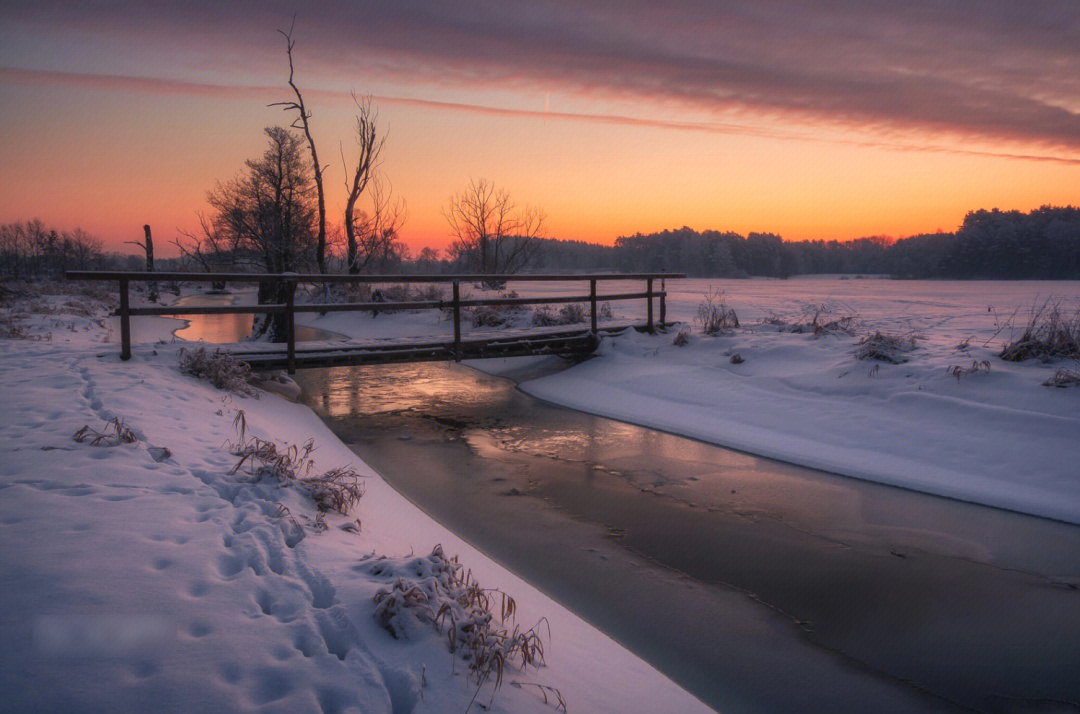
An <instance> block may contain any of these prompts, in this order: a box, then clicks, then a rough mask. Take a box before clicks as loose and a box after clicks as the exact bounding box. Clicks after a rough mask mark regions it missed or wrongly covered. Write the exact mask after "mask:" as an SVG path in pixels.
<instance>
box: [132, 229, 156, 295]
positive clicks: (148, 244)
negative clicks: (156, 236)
mask: <svg viewBox="0 0 1080 714" xmlns="http://www.w3.org/2000/svg"><path fill="white" fill-rule="evenodd" d="M142 229H143V233H144V234H145V235H146V240H145V242H143V243H140V242H139V241H137V240H129V241H128V243H131V244H132V245H137V246H139V247H140V248H142V249H143V250H145V251H146V272H148V273H152V272H154V241H153V239H152V238H151V237H150V226H149V225H144V226H143V227H142ZM148 285H149V287H150V294H149V295H148V296H147V297H148V298H149V299H150V302H157V300H158V284H157V281H156V280H151V281H149V283H148Z"/></svg>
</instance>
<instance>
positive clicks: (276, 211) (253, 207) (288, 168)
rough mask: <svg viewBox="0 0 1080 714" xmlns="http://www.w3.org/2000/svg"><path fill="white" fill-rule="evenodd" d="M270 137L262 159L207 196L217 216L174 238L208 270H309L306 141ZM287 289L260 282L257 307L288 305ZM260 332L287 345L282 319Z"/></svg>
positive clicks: (311, 239) (310, 199)
mask: <svg viewBox="0 0 1080 714" xmlns="http://www.w3.org/2000/svg"><path fill="white" fill-rule="evenodd" d="M265 131H266V136H267V138H268V139H269V146H268V147H267V149H266V151H265V152H264V153H263V155H262V157H261V158H259V159H250V160H248V161H246V162H245V164H244V166H245V169H244V171H242V172H241V173H240V174H239V175H238V176H237V177H236V178H234V179H232V180H231V181H227V182H225V183H221V182H219V183H218V184H217V186H215V187H214V188H213V189H212V190H210V191H209V192H208V193H207V197H206V198H207V202H208V203H209V204H210V207H211V209H212V213H211V215H210V217H209V218H207V217H204V216H200V217H199V218H200V222H201V232H200V234H185V240H180V239H178V240H177V245H178V246H180V248H181V250H182V251H183V252H184V254H185V255H186V256H188V257H190V258H193V259H194V260H196V261H197V262H199V263H200V264H201V265H202V266H203V267H204V268H205V269H207V271H208V272H213V271H214V269H215V268H217V267H219V266H221V264H222V263H223V262H225V261H228V262H229V263H230V264H231V267H235V268H244V267H249V266H256V267H258V268H259V269H260V270H263V271H265V272H267V273H283V272H288V271H295V270H297V269H298V268H301V267H302V266H304V265H305V264H310V260H311V259H312V256H313V254H314V253H315V251H316V248H317V239H316V229H315V222H316V220H315V215H316V206H315V205H314V204H315V196H314V193H315V192H314V186H313V182H312V179H311V173H310V169H309V167H308V165H307V162H306V161H305V160H304V158H303V155H302V153H303V142H302V141H301V139H300V138H299V137H298V136H296V135H295V134H293V133H292V132H291V131H289V130H288V129H284V128H282V127H276V126H275V127H267V129H266V130H265ZM284 291H285V286H284V285H281V284H279V283H276V282H262V283H260V284H259V303H260V304H266V303H280V302H284V300H285V293H284ZM255 332H256V335H257V336H258V335H262V334H269V336H270V338H271V339H272V340H275V341H280V340H282V339H284V317H283V316H282V315H273V316H272V319H266V320H260V321H259V322H257V323H256V330H255Z"/></svg>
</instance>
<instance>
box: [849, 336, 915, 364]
mask: <svg viewBox="0 0 1080 714" xmlns="http://www.w3.org/2000/svg"><path fill="white" fill-rule="evenodd" d="M916 337H917V335H916V334H915V333H913V332H911V333H906V334H896V333H890V332H882V331H880V330H875V331H874V332H872V333H870V334H869V335H867V336H866V337H863V338H862V339H861V340H859V346H858V348H856V350H855V358H856V359H860V360H868V359H872V360H877V361H879V362H889V363H890V364H901V363H903V362H907V361H908V358H907V357H906V356H905V353H907V352H910V351H912V350H913V349H915V339H916Z"/></svg>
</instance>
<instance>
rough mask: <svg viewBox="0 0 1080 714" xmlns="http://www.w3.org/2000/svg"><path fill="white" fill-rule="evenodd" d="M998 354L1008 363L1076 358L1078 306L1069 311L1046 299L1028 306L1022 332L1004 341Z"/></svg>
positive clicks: (1079, 322) (1079, 326)
mask: <svg viewBox="0 0 1080 714" xmlns="http://www.w3.org/2000/svg"><path fill="white" fill-rule="evenodd" d="M1000 356H1001V359H1003V360H1006V361H1008V362H1022V361H1024V360H1027V359H1038V360H1040V361H1042V362H1053V361H1054V360H1056V359H1062V358H1080V307H1077V308H1076V309H1075V310H1074V311H1073V312H1072V314H1069V312H1068V311H1067V310H1066V309H1065V308H1063V307H1062V305H1061V303H1060V302H1051V301H1050V300H1046V301H1044V302H1043V304H1042V305H1039V306H1035V307H1032V308H1031V314H1030V315H1029V317H1028V323H1027V325H1026V326H1025V327H1024V331H1023V333H1022V334H1021V335H1020V337H1019V338H1016V339H1013V340H1010V341H1009V342H1007V343H1006V344H1005V346H1004V347H1003V348H1002V350H1001V355H1000Z"/></svg>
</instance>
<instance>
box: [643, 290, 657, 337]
mask: <svg viewBox="0 0 1080 714" xmlns="http://www.w3.org/2000/svg"><path fill="white" fill-rule="evenodd" d="M652 280H653V279H652V278H646V280H645V296H646V297H645V299H646V300H647V301H648V303H649V333H650V334H651V333H653V332H656V328H654V327H653V316H652V295H653V293H652Z"/></svg>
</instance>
